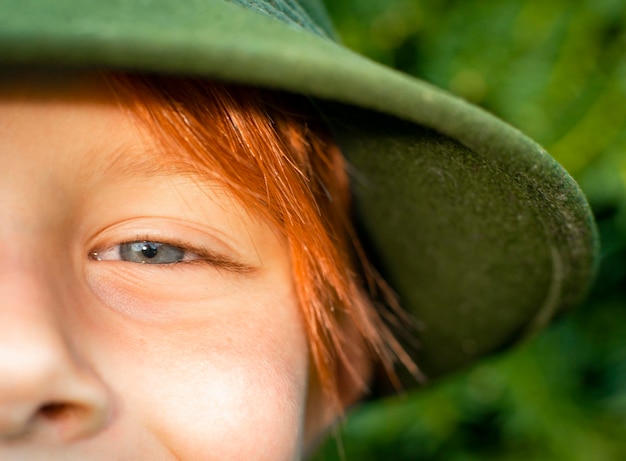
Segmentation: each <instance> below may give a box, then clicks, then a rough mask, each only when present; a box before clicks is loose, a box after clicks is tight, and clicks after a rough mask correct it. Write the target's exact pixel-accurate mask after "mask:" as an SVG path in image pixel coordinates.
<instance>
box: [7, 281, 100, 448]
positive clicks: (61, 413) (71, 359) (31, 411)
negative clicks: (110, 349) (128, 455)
mask: <svg viewBox="0 0 626 461" xmlns="http://www.w3.org/2000/svg"><path fill="white" fill-rule="evenodd" d="M47 282H49V280H48V279H46V278H45V277H39V278H38V277H36V276H35V275H33V273H28V274H27V273H21V274H16V273H12V274H11V276H6V275H5V277H0V446H1V445H2V444H9V443H11V444H15V443H22V442H25V441H28V442H37V441H46V442H51V443H60V442H63V443H66V442H70V441H75V440H78V439H81V438H86V437H90V436H92V435H93V434H95V433H97V432H98V431H100V430H101V429H102V428H104V427H105V426H106V424H107V421H108V416H109V414H110V399H109V393H108V388H107V387H106V385H105V383H104V381H103V380H102V379H101V378H100V377H99V375H98V374H97V373H96V372H95V371H94V369H93V367H91V366H90V365H89V361H88V360H87V357H86V356H84V354H83V353H82V352H81V351H83V350H85V349H86V348H85V345H84V344H76V343H75V342H74V341H76V339H75V337H74V336H73V335H72V331H73V330H72V328H77V327H74V326H70V325H69V322H67V321H66V320H64V319H66V318H67V312H69V311H68V310H64V309H61V308H60V307H59V306H67V304H66V303H65V301H64V300H65V298H64V297H63V296H60V295H59V294H58V293H57V292H55V290H54V289H52V288H51V287H50V285H49V283H47ZM72 325H73V323H72Z"/></svg>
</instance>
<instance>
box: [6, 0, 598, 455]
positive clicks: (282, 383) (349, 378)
mask: <svg viewBox="0 0 626 461" xmlns="http://www.w3.org/2000/svg"><path fill="white" fill-rule="evenodd" d="M5 11H6V12H7V14H6V15H5V18H3V19H2V21H3V24H2V27H0V30H1V31H2V32H0V34H1V35H0V47H2V52H1V53H0V56H2V58H1V59H2V63H3V65H4V69H5V70H4V72H3V79H2V82H1V83H0V95H1V96H0V101H1V102H0V127H2V130H3V131H2V136H1V137H0V139H2V143H1V144H0V158H1V159H2V162H3V164H2V167H1V168H0V171H3V172H5V173H3V180H2V183H1V187H2V188H3V192H2V196H3V197H5V198H4V202H5V206H4V207H3V210H4V211H3V213H4V216H3V218H2V219H0V222H2V223H3V225H2V229H1V230H0V232H2V234H3V239H2V241H3V242H4V245H3V251H2V254H3V255H4V257H3V260H2V274H3V279H2V289H3V290H4V296H3V299H5V300H6V303H7V304H6V307H3V309H2V313H1V314H0V315H2V321H1V322H0V325H2V326H1V327H0V328H2V332H1V333H0V341H1V343H0V360H1V362H0V367H1V370H2V372H1V374H2V376H6V377H7V379H6V380H3V383H2V384H0V431H1V432H2V436H3V439H2V445H1V446H0V453H2V455H3V456H4V457H6V458H9V459H10V458H14V459H37V457H39V458H40V459H50V458H53V459H54V457H55V456H56V457H57V458H59V459H68V458H69V459H72V458H76V459H85V458H89V459H97V458H102V459H111V458H112V459H135V458H147V459H172V458H174V459H177V458H178V459H181V458H182V459H268V460H276V459H299V458H300V457H302V456H303V455H304V454H305V453H306V452H308V451H309V450H310V449H311V447H313V446H314V443H315V440H316V439H317V438H318V437H319V436H320V435H322V434H323V432H324V430H326V428H328V426H329V425H330V424H331V423H332V422H333V421H334V420H335V419H336V418H337V417H338V416H339V415H340V414H341V412H342V411H343V410H344V409H345V408H346V407H347V406H349V405H351V404H353V403H354V402H356V401H358V400H359V399H361V398H363V397H364V396H366V395H367V394H368V393H372V392H378V393H384V392H386V391H387V390H388V388H389V386H392V387H400V385H401V384H404V385H405V386H410V385H411V383H413V384H414V383H415V381H423V380H424V379H428V378H432V377H436V376H438V375H441V374H443V373H446V372H449V371H451V370H453V369H456V368H458V367H460V366H463V365H465V364H466V363H469V362H471V361H473V360H475V359H476V358H477V357H479V356H481V355H484V354H485V353H487V352H490V351H492V350H494V349H497V348H500V347H502V346H503V345H505V344H506V343H508V342H510V341H511V340H512V339H516V338H519V337H521V336H523V335H526V334H528V333H531V332H533V331H535V330H536V329H537V328H539V327H540V326H542V325H543V324H545V323H546V322H547V320H548V319H549V318H550V317H551V316H552V315H553V314H554V313H555V312H556V311H558V310H561V309H563V308H566V307H569V306H570V305H573V304H575V303H576V302H578V301H579V300H580V298H581V297H582V296H583V294H584V292H585V290H586V287H587V284H588V280H589V277H590V274H591V272H592V266H593V260H594V257H595V256H594V254H595V237H594V235H595V234H594V229H593V224H592V221H591V218H590V214H589V210H588V207H587V205H586V203H585V201H584V198H583V197H582V195H581V193H580V191H579V190H578V188H577V187H576V185H575V184H574V183H573V181H572V180H571V178H569V176H567V174H566V173H565V172H564V171H563V170H562V169H561V168H560V167H559V166H558V165H556V164H555V163H554V162H553V161H552V160H551V159H550V158H549V157H548V156H547V155H546V154H545V153H544V152H543V151H542V150H541V149H540V148H538V147H537V146H536V145H534V144H533V143H532V142H531V141H529V140H527V139H525V138H524V137H523V136H522V135H520V134H519V133H517V132H516V131H514V130H512V129H511V128H509V127H507V126H504V125H503V124H502V123H501V122H499V121H497V120H494V119H493V118H492V117H490V116H488V115H486V114H484V113H482V112H481V111H479V110H477V109H475V108H472V107H468V106H467V105H465V104H463V103H461V102H459V101H457V100H455V99H453V98H450V97H449V96H447V95H445V94H442V93H440V92H439V91H437V90H435V89H433V88H431V87H429V86H427V85H425V84H423V83H421V82H416V81H413V80H411V79H408V78H406V77H403V76H400V75H398V74H396V73H393V72H391V71H389V70H387V69H383V68H380V67H378V66H376V65H374V64H372V63H369V62H367V61H365V60H362V59H361V58H358V57H356V56H354V55H352V54H351V53H349V52H348V51H346V50H345V49H343V48H341V47H339V46H337V45H335V44H334V43H333V42H332V41H330V40H329V37H330V36H331V35H332V31H331V29H330V27H329V25H328V24H327V22H326V21H325V19H324V15H323V12H322V10H321V9H320V8H319V6H318V5H317V4H315V3H313V2H302V4H297V3H295V2H288V1H286V2H262V1H255V2H224V1H219V0H218V1H206V2H193V3H189V4H183V3H182V2H171V1H166V0H160V1H153V2H111V1H108V2H102V3H100V4H98V3H93V2H92V3H89V4H84V2H73V1H70V0H65V1H61V2H55V3H54V5H50V4H47V3H44V4H39V2H32V4H31V3H29V2H15V3H10V4H9V5H8V6H7V7H6V8H5ZM34 67H36V68H34ZM129 71H132V72H129ZM225 82H231V83H225ZM241 84H245V86H243V87H242V86H240V85H241ZM252 87H255V88H252ZM277 90H279V91H277ZM300 95H304V98H303V97H302V96H300ZM385 114H386V115H385ZM329 129H330V131H329ZM342 155H343V156H346V158H347V160H348V163H349V168H348V167H347V166H346V165H345V163H344V162H345V160H344V157H343V156H342ZM346 171H354V173H353V176H352V178H348V176H347V173H346ZM349 179H350V180H351V181H352V183H353V184H352V187H353V189H354V194H355V211H356V217H355V218H354V220H355V224H353V220H352V216H351V205H350V198H349V193H348V180H349ZM355 226H356V227H358V229H355ZM357 233H360V235H361V236H362V238H363V239H364V241H365V242H367V251H365V250H364V249H363V247H364V246H365V245H363V244H361V243H359V241H358V239H357V237H356V236H357ZM29 250H30V251H29ZM366 253H367V256H368V257H369V258H374V259H376V261H377V269H378V270H380V271H382V273H383V274H384V276H385V279H386V280H388V281H389V282H390V283H391V284H392V286H393V289H394V290H395V291H396V292H397V293H398V295H399V304H398V302H397V301H396V300H395V297H394V296H393V295H392V294H391V290H390V289H389V288H388V287H387V284H386V282H383V281H382V279H381V278H380V277H379V276H378V274H377V272H376V271H375V270H374V269H373V268H372V267H371V266H370V263H369V262H368V261H367V258H366ZM398 306H401V307H402V308H403V309H406V311H407V312H409V313H410V315H411V317H408V315H407V313H405V312H403V311H400V310H399V307H398ZM413 318H414V319H415V320H413ZM408 319H411V320H408ZM409 323H414V325H411V324H409ZM395 367H398V369H396V368H395ZM380 369H382V370H386V372H385V373H383V372H381V371H380ZM424 377H425V378H424ZM112 446H113V447H114V451H107V450H109V449H110V448H109V447H112Z"/></svg>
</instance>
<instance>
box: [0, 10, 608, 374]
mask: <svg viewBox="0 0 626 461" xmlns="http://www.w3.org/2000/svg"><path fill="white" fill-rule="evenodd" d="M0 66H3V67H15V66H44V67H72V68H74V67H77V68H115V69H129V70H139V71H150V72H165V73H177V74H184V75H195V76H204V77H206V78H211V79H222V80H227V81H233V82H238V83H243V84H248V85H256V86H261V87H268V88H275V89H280V90H284V91H289V92H295V93H299V94H304V95H307V96H309V97H311V99H312V100H313V101H314V103H315V104H316V105H317V106H318V107H319V110H320V111H321V112H322V113H323V114H324V117H325V118H326V120H327V121H328V123H329V125H330V126H331V128H332V130H333V132H334V135H335V138H336V140H337V142H338V143H339V145H340V147H341V149H342V151H343V153H344V155H345V156H346V158H347V159H348V161H349V164H350V165H351V167H350V168H351V171H352V172H354V174H353V188H354V198H355V207H356V215H357V219H358V224H359V228H360V229H361V230H362V233H363V236H364V239H365V241H366V245H367V247H368V249H369V251H370V253H371V256H372V258H373V260H374V261H375V263H376V266H377V268H378V269H379V270H380V271H381V273H382V274H383V276H384V277H385V278H386V279H387V280H388V282H389V283H390V284H391V285H392V287H393V288H394V290H395V291H396V292H397V293H398V295H399V297H400V301H401V304H402V306H403V307H404V308H405V309H406V310H407V311H408V312H409V313H410V315H411V316H412V317H414V318H415V319H416V323H417V325H418V329H417V331H416V333H415V335H416V339H417V347H416V348H415V350H414V354H415V355H414V357H415V361H416V362H417V364H418V366H419V367H420V368H421V369H422V371H423V372H424V373H425V375H426V376H427V377H429V378H434V377H438V376H441V375H443V374H446V373H449V372H451V371H453V370H456V369H459V368H461V367H463V366H465V365H466V364H468V363H470V362H472V361H475V360H476V359H477V358H479V357H482V356H484V355H486V354H488V353H491V352H494V351H497V350H499V349H502V348H503V347H506V346H508V345H510V344H511V343H513V342H515V341H518V340H520V339H522V338H524V337H526V336H528V335H531V334H532V333H534V332H536V331H537V330H539V329H540V328H541V327H543V326H545V325H546V324H547V323H548V321H549V320H550V319H551V318H553V316H554V315H555V314H557V313H558V312H560V311H563V310H566V309H568V308H570V307H572V306H574V305H576V304H578V303H580V302H581V300H582V299H583V298H584V295H585V293H586V292H587V290H588V287H589V284H590V281H591V279H592V278H593V273H594V268H595V265H596V261H597V237H596V231H595V227H594V223H593V218H592V216H591V212H590V209H589V206H588V204H587V202H586V200H585V198H584V196H583V194H582V193H581V191H580V189H579V188H578V186H577V185H576V183H575V182H574V180H573V179H572V178H571V177H570V176H569V175H568V174H567V173H566V172H565V171H564V170H563V168H562V167H560V166H559V165H558V164H557V163H556V162H555V161H554V160H553V159H552V158H551V157H550V156H549V155H548V154H547V153H546V152H545V151H544V150H543V149H542V148H541V147H540V146H538V145H537V144H535V143H534V142H533V141H531V140H530V139H528V138H527V137H525V136H524V135H522V134H521V133H520V132H518V131H517V130H515V129H514V128H511V127H510V126H508V125H506V124H505V123H503V122H502V121H500V120H498V119H496V118H495V117H493V116H491V115H489V114H487V113H486V112H484V111H483V110H481V109H479V108H477V107H474V106H472V105H470V104H467V103H466V102H464V101H462V100H460V99H457V98H455V97H453V96H451V95H449V94H447V93H445V92H443V91H441V90H439V89H437V88H435V87H433V86H431V85H429V84H427V83H425V82H423V81H420V80H418V79H415V78H412V77H409V76H406V75H403V74H401V73H399V72H396V71H393V70H391V69H388V68H386V67H384V66H381V65H378V64H376V63H374V62H372V61H370V60H368V59H366V58H364V57H362V56H359V55H357V54H355V53H353V52H351V51H349V50H348V49H346V48H345V47H343V46H342V45H340V44H339V43H338V42H337V37H336V35H335V33H334V32H333V29H332V26H331V24H330V21H329V20H328V17H327V16H326V13H325V11H324V9H323V7H322V6H321V4H320V3H318V2H317V1H316V0H300V1H299V2H297V1H296V0H230V1H229V0H184V1H181V0H90V1H85V0H54V1H48V0H0Z"/></svg>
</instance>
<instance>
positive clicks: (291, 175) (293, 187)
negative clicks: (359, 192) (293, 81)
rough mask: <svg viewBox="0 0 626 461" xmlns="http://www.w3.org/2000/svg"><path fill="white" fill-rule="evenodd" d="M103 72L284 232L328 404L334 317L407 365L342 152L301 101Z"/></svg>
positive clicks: (159, 131)
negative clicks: (361, 231)
mask: <svg viewBox="0 0 626 461" xmlns="http://www.w3.org/2000/svg"><path fill="white" fill-rule="evenodd" d="M107 79H108V81H109V82H110V84H111V85H112V87H113V89H114V91H115V92H116V94H118V95H119V96H120V100H121V101H122V103H123V104H124V105H127V106H128V107H130V109H131V110H132V111H133V112H135V113H136V114H138V115H139V116H140V117H141V118H142V119H143V120H144V121H145V122H147V123H148V126H149V127H150V128H151V129H152V130H153V132H154V133H155V134H156V136H157V138H158V139H161V140H162V141H163V142H164V143H165V144H164V145H165V146H168V147H170V148H172V147H173V148H174V149H171V150H173V151H174V152H178V153H180V155H182V156H185V160H187V161H190V162H191V163H192V164H193V165H194V168H195V169H196V170H197V172H198V173H200V174H201V175H204V176H205V177H207V178H210V179H213V180H217V181H220V182H221V183H222V184H224V185H225V186H226V187H227V188H228V190H230V191H231V192H232V194H233V195H234V196H235V197H237V198H238V199H239V200H240V201H241V203H242V204H243V205H244V206H245V207H246V208H247V209H248V210H250V211H252V212H253V213H256V214H257V215H260V216H262V217H263V218H265V219H267V220H268V221H269V222H271V223H272V224H273V225H275V226H276V227H277V228H278V229H279V230H280V231H281V232H283V233H284V235H285V237H286V239H287V243H288V247H289V251H290V256H291V261H292V267H293V278H294V282H295V287H296V293H297V296H298V301H299V303H300V306H301V309H302V313H303V317H304V321H305V326H306V331H307V334H308V337H309V345H310V351H311V356H312V360H313V363H314V365H315V368H316V371H317V373H318V375H319V380H320V382H321V384H322V387H323V390H324V391H325V393H326V395H327V396H328V397H331V398H333V399H334V402H335V403H338V388H337V371H338V370H339V369H340V368H339V367H344V368H345V369H347V370H348V371H350V363H347V354H346V352H345V351H346V344H345V341H346V340H345V337H344V334H343V332H344V331H345V329H344V327H343V326H342V325H345V323H343V322H351V323H352V325H353V328H354V329H355V330H356V331H357V332H358V335H360V336H361V338H362V340H363V343H364V344H365V345H366V348H367V349H368V350H369V354H370V357H371V360H372V361H373V362H380V363H382V364H383V365H384V366H385V367H386V369H387V370H388V371H392V370H393V364H394V363H395V362H396V361H397V359H398V358H400V359H401V360H402V362H403V363H404V364H405V365H407V364H410V359H408V358H407V357H408V356H407V355H406V354H405V352H404V351H403V349H402V347H401V346H400V344H399V343H398V342H397V340H396V339H395V338H394V336H393V334H392V333H391V332H390V330H389V328H388V327H387V326H386V324H385V322H384V321H383V320H382V318H381V314H380V311H379V309H377V308H376V307H375V305H374V301H373V300H374V299H376V298H379V299H380V298H381V297H382V298H383V299H384V300H385V301H386V302H387V303H391V305H392V306H394V305H395V304H394V300H393V296H392V295H391V294H390V293H391V292H390V290H389V289H388V287H387V286H386V285H385V283H384V282H383V281H382V279H381V278H380V277H379V276H378V275H377V273H376V272H375V271H374V270H373V268H372V267H371V265H370V264H369V263H368V262H367V260H366V258H365V255H364V253H363V250H362V248H361V246H360V244H359V243H358V239H357V236H356V232H355V230H354V227H353V224H352V219H351V216H350V208H351V207H350V189H349V180H348V176H347V173H346V164H345V160H344V158H343V156H342V155H341V152H340V150H339V148H338V147H337V145H336V144H335V143H334V141H333V139H332V137H331V135H330V133H329V130H328V129H327V127H326V126H325V125H324V124H323V123H321V121H320V120H319V117H318V116H315V115H314V114H313V113H312V111H311V104H310V103H309V102H308V101H307V100H305V99H304V98H303V97H300V96H295V95H286V94H282V93H278V92H271V91H267V90H259V89H254V88H249V87H242V86H236V85H232V84H226V83H219V82H214V81H207V80H202V79H194V78H187V77H184V78H183V77H173V76H152V75H149V76H146V75H133V74H113V75H108V76H107ZM362 385H363V386H365V385H366V383H362Z"/></svg>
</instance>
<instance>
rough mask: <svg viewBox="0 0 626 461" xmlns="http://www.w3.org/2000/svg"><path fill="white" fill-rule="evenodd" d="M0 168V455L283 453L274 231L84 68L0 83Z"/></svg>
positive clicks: (299, 344)
mask: <svg viewBox="0 0 626 461" xmlns="http://www.w3.org/2000/svg"><path fill="white" fill-rule="evenodd" d="M0 178H1V179H0V300H1V301H0V458H1V459H28V460H37V459H41V460H43V459H45V460H50V459H77V460H78V459H107V460H108V459H151V460H157V459H202V460H209V459H214V460H243V459H254V460H258V459H263V460H271V461H275V460H289V459H295V458H298V457H299V456H300V450H301V444H302V439H303V438H304V437H306V438H308V437H309V435H305V434H304V433H303V432H304V429H303V428H304V425H305V419H306V418H305V411H304V409H305V406H306V403H307V402H306V400H307V393H308V392H309V389H307V383H308V368H309V360H308V351H307V344H306V339H305V338H306V337H305V332H304V328H303V324H302V318H301V316H300V312H299V308H298V305H297V301H296V296H295V293H294V286H293V282H292V275H291V267H290V261H289V255H288V251H287V248H286V244H285V241H284V239H283V237H282V236H281V235H280V233H279V232H277V231H276V230H275V229H274V228H272V227H271V226H270V225H268V224H267V223H265V222H262V221H261V220H259V219H255V218H254V217H252V216H250V215H249V214H247V213H246V212H245V211H244V209H243V208H242V206H241V205H240V204H238V203H237V202H236V201H234V200H233V199H232V197H231V196H230V195H229V194H228V193H226V192H225V191H224V190H223V189H222V188H220V187H219V185H217V184H211V183H208V182H206V181H204V180H200V179H199V178H196V177H194V176H192V175H191V174H188V173H185V172H184V170H183V169H181V168H180V165H176V163H175V162H174V159H173V156H171V155H166V154H165V153H164V152H162V151H161V150H159V147H158V145H157V143H156V142H154V141H153V140H152V139H151V138H150V135H149V134H148V133H147V131H146V130H144V129H142V127H140V126H139V125H138V124H137V123H136V122H135V120H134V119H133V117H132V116H131V115H130V114H128V113H127V112H125V111H124V110H122V109H121V108H119V107H118V106H117V105H116V103H115V100H114V98H113V96H112V95H111V94H109V92H108V90H107V87H106V85H104V84H103V83H102V82H100V81H99V80H97V79H96V78H95V77H93V76H91V77H85V76H74V77H72V76H68V75H65V76H62V77H58V76H57V77H54V76H53V75H46V76H44V77H39V78H36V77H32V76H28V75H26V76H13V77H9V78H8V79H7V78H6V77H4V80H0ZM176 261H178V262H176ZM309 405H310V402H309ZM307 424H308V422H307Z"/></svg>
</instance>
